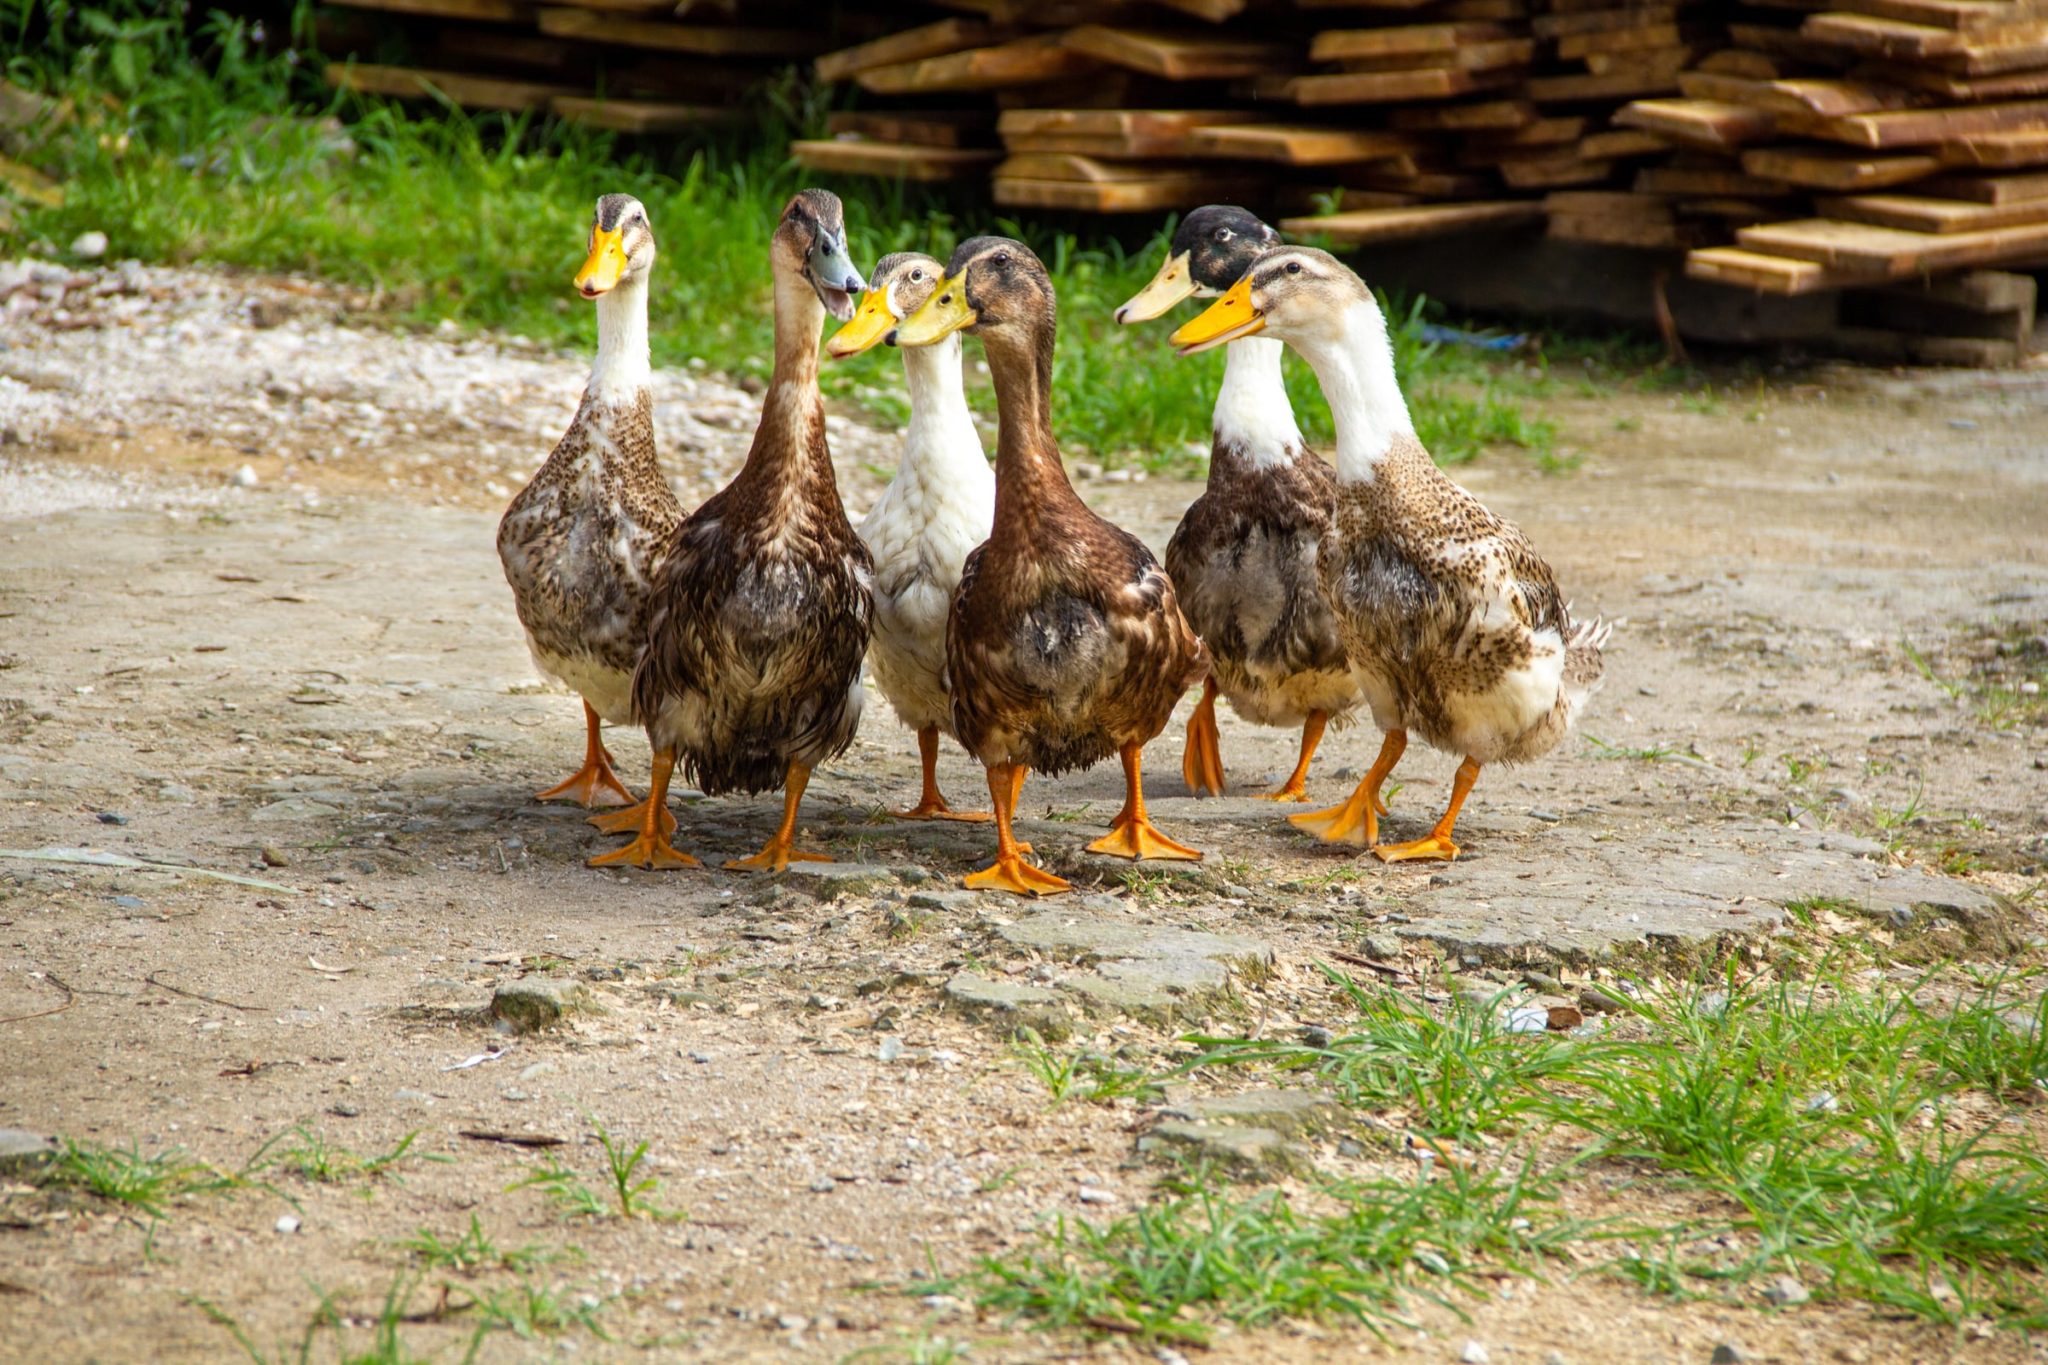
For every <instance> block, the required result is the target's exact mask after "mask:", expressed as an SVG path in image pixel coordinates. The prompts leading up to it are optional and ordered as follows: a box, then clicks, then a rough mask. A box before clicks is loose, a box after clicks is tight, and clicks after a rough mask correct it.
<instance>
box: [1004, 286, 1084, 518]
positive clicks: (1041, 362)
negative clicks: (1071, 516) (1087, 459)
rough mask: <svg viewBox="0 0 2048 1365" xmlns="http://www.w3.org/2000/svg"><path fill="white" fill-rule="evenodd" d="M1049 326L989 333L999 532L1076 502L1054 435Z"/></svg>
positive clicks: (1051, 341) (1051, 339) (1050, 335)
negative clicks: (1032, 331)
mask: <svg viewBox="0 0 2048 1365" xmlns="http://www.w3.org/2000/svg"><path fill="white" fill-rule="evenodd" d="M1052 345H1053V332H1052V328H1051V327H1050V326H1045V327H1042V328H1040V329H1038V330H1037V333H1036V334H1035V335H1032V336H1029V337H1017V336H1014V335H1010V334H1008V333H1000V334H997V335H995V336H991V337H989V338H988V339H987V350H988V372H989V378H990V379H991V380H992V381H993V382H994V384H995V389H996V422H997V430H996V520H995V526H996V529H995V535H996V536H997V537H1000V536H1001V535H1002V534H1003V533H1004V532H1005V531H1019V532H1021V531H1022V530H1024V529H1025V528H1027V527H1030V526H1034V525H1036V524H1037V523H1038V522H1039V521H1040V520H1041V519H1042V515H1043V513H1044V512H1046V511H1047V510H1049V509H1050V508H1053V507H1055V506H1058V505H1061V504H1064V503H1077V502H1079V501H1080V499H1079V498H1078V497H1077V496H1076V495H1075V493H1074V486H1073V485H1072V484H1070V483H1068V482H1067V471H1066V469H1065V468H1064V467H1062V466H1061V464H1060V449H1059V444H1058V442H1056V441H1054V440H1053V435H1052Z"/></svg>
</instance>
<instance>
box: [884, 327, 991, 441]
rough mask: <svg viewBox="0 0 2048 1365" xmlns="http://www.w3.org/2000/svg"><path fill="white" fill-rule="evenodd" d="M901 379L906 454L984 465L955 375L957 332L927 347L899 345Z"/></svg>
mask: <svg viewBox="0 0 2048 1365" xmlns="http://www.w3.org/2000/svg"><path fill="white" fill-rule="evenodd" d="M903 378H904V381H905V383H906V384H907V385H908V387H909V389H910V426H909V429H908V430H907V431H906V432H905V433H904V446H905V449H906V451H907V452H908V454H909V456H910V457H912V458H916V459H921V460H936V461H938V462H940V463H944V464H952V463H955V462H958V463H963V464H964V463H965V462H967V461H969V460H971V461H973V462H974V463H975V464H976V465H979V466H981V467H982V468H984V469H985V468H987V464H988V461H987V459H986V458H985V457H984V456H983V455H982V453H981V434H980V433H979V432H977V431H976V430H975V429H974V414H973V413H972V412H970V411H969V410H968V407H967V385H966V383H965V381H964V380H963V379H962V378H961V374H960V335H959V333H957V332H956V333H954V334H953V335H952V336H949V337H946V338H945V339H944V340H942V341H939V342H936V343H934V344H933V345H930V346H905V347H904V348H903Z"/></svg>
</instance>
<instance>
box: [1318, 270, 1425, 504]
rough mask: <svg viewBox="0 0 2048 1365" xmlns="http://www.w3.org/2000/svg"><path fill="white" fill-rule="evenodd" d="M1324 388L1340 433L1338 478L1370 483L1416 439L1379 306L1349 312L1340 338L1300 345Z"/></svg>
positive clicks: (1362, 305) (1361, 305)
mask: <svg viewBox="0 0 2048 1365" xmlns="http://www.w3.org/2000/svg"><path fill="white" fill-rule="evenodd" d="M1296 345H1297V348H1298V349H1299V350H1300V351H1301V353H1302V356H1303V357H1304V358H1305V359H1306V360H1307V361H1308V363H1309V367H1310V368H1311V369H1313V370H1314V371H1315V372H1316V379H1317V380H1318V381H1319V382H1320V383H1321V384H1322V388H1323V397H1324V399H1325V400H1327V401H1328V402H1329V404H1330V420H1331V422H1332V423H1334V424H1335V426H1336V428H1337V477H1338V478H1339V479H1341V480H1343V481H1345V482H1347V483H1370V482H1372V480H1373V479H1374V477H1375V476H1376V475H1377V473H1378V471H1379V467H1380V465H1381V464H1382V463H1383V462H1384V461H1385V460H1386V458H1387V456H1388V453H1389V452H1390V451H1391V450H1392V449H1393V447H1394V444H1395V441H1396V440H1397V439H1398V438H1400V437H1403V436H1406V437H1409V438H1410V439H1413V437H1414V435H1415V423H1414V422H1413V421H1412V420H1410V418H1409V416H1408V400H1407V399H1405V398H1403V397H1402V396H1401V386H1400V384H1399V383H1398V382H1396V380H1395V378H1394V346H1393V342H1392V341H1391V340H1389V338H1388V336H1387V320H1386V318H1385V317H1384V316H1382V315H1381V313H1380V310H1379V307H1378V305H1377V304H1375V303H1373V302H1372V301H1371V300H1370V299H1360V300H1358V302H1356V303H1354V304H1352V305H1351V306H1350V307H1349V308H1347V309H1345V310H1344V314H1343V319H1342V325H1341V326H1340V327H1339V328H1338V329H1337V332H1336V334H1335V335H1334V336H1318V337H1313V338H1305V339H1303V340H1301V341H1299V342H1297V343H1296Z"/></svg>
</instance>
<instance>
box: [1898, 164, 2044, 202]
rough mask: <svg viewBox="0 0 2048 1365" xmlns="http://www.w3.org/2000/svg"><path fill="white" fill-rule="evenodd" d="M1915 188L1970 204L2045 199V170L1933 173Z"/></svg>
mask: <svg viewBox="0 0 2048 1365" xmlns="http://www.w3.org/2000/svg"><path fill="white" fill-rule="evenodd" d="M1918 188H1920V189H1922V190H1925V191H1926V192H1927V193H1928V194H1938V195H1942V196H1945V197H1946V198H1949V199H1967V200H1969V201H1970V202H1971V203H1973V204H2016V203H2023V202H2029V201H2032V200H2036V199H2048V171H2038V172H2033V173H2028V174H2021V175H1937V176H1934V177H1933V178H1931V179H1928V180H1924V181H1922V182H1921V183H1920V185H1919V186H1918Z"/></svg>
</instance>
